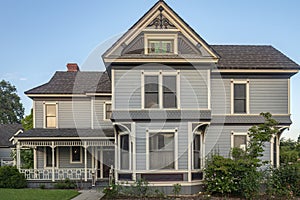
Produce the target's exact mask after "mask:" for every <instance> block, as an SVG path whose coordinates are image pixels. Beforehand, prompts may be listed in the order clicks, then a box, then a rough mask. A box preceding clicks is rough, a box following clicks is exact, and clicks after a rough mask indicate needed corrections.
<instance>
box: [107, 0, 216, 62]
mask: <svg viewBox="0 0 300 200" xmlns="http://www.w3.org/2000/svg"><path fill="white" fill-rule="evenodd" d="M160 15H161V16H162V15H163V17H164V18H166V19H167V21H168V22H170V23H172V26H174V27H175V28H176V30H178V31H179V32H181V34H183V35H185V36H186V37H187V38H189V40H190V41H191V40H193V41H194V43H195V46H198V45H199V46H201V47H202V48H204V49H205V50H206V51H207V52H208V54H209V55H210V58H211V59H218V58H219V55H218V53H217V52H216V51H215V50H214V49H213V48H212V47H211V46H210V45H209V44H207V43H206V42H205V40H204V39H202V38H201V37H200V36H199V35H198V34H197V33H196V32H195V31H194V30H193V29H192V28H191V27H190V26H189V25H188V24H187V23H186V22H185V21H184V20H183V19H182V18H181V17H180V16H179V15H178V14H177V13H176V12H175V11H174V10H173V9H172V8H171V7H169V6H168V5H167V4H166V3H165V2H164V1H158V2H157V3H156V4H155V5H154V6H153V7H152V8H151V9H150V10H149V11H148V12H147V13H146V14H145V15H143V16H142V17H141V18H140V19H139V20H138V21H137V22H136V23H135V24H134V25H133V26H132V27H131V28H130V29H129V30H128V31H127V32H126V33H125V34H124V35H123V36H122V37H121V38H119V40H118V41H117V42H115V43H114V44H113V45H112V46H111V47H110V48H109V49H108V50H107V51H106V52H105V53H104V54H103V56H102V57H103V59H104V62H111V61H110V59H116V55H118V56H122V55H121V54H120V50H118V48H119V47H125V46H127V45H129V44H130V42H131V41H133V40H134V39H135V38H136V37H137V36H138V35H139V34H140V33H142V32H143V31H144V30H146V27H147V26H149V25H151V23H153V20H154V21H155V19H156V18H158V17H159V16H160ZM161 23H162V22H161ZM114 52H118V53H117V54H115V55H114ZM146 57H147V56H146ZM123 58H126V57H123ZM138 58H142V57H138ZM176 58H180V57H176ZM117 59H119V58H118V57H117ZM197 59H199V58H198V57H197ZM214 61H215V60H214ZM210 62H212V61H210Z"/></svg>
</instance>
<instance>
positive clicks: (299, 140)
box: [297, 135, 300, 143]
mask: <svg viewBox="0 0 300 200" xmlns="http://www.w3.org/2000/svg"><path fill="white" fill-rule="evenodd" d="M297 142H298V143H300V135H299V136H298V140H297Z"/></svg>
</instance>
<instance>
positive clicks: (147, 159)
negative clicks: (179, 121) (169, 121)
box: [146, 128, 178, 172]
mask: <svg viewBox="0 0 300 200" xmlns="http://www.w3.org/2000/svg"><path fill="white" fill-rule="evenodd" d="M150 133H174V169H150V145H149V142H150V140H149V135H150ZM146 170H147V171H156V172H157V171H162V172H166V171H175V170H178V128H175V129H166V130H149V129H147V130H146Z"/></svg>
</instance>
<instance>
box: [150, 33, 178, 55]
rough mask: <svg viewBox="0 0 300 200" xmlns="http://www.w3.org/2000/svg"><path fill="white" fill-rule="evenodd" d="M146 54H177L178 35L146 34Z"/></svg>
mask: <svg viewBox="0 0 300 200" xmlns="http://www.w3.org/2000/svg"><path fill="white" fill-rule="evenodd" d="M145 54H177V34H145Z"/></svg>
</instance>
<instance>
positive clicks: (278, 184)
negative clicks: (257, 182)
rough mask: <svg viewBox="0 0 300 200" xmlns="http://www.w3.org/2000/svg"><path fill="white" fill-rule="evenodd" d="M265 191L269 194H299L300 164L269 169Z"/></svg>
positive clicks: (282, 195)
mask: <svg viewBox="0 0 300 200" xmlns="http://www.w3.org/2000/svg"><path fill="white" fill-rule="evenodd" d="M267 193H268V194H269V195H270V196H273V195H276V196H281V197H292V196H300V164H299V163H296V164H291V165H283V166H281V167H279V168H277V169H273V170H271V173H270V176H269V177H268V180H267Z"/></svg>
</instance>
